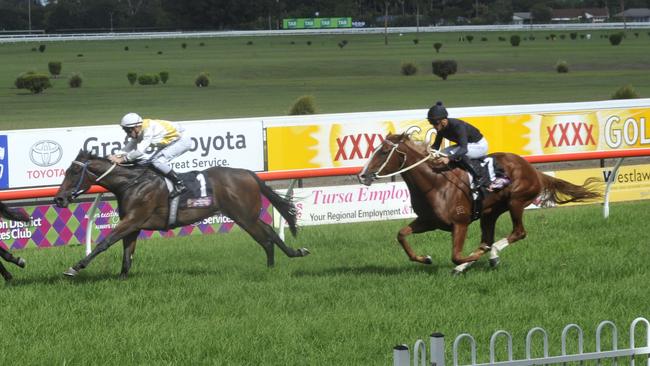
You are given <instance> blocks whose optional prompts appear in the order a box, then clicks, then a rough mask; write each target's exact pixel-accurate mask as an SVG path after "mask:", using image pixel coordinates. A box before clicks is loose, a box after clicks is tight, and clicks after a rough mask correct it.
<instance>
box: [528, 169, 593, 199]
mask: <svg viewBox="0 0 650 366" xmlns="http://www.w3.org/2000/svg"><path fill="white" fill-rule="evenodd" d="M537 174H538V175H539V178H540V180H541V182H542V186H543V190H542V196H541V201H540V206H549V205H550V204H551V203H555V204H558V205H562V204H565V203H569V202H585V201H592V200H596V199H599V198H601V197H602V196H603V195H602V193H600V192H599V186H600V185H602V182H600V181H599V180H598V179H597V178H593V177H592V178H588V179H587V180H585V182H584V183H583V184H582V185H581V186H578V185H575V184H573V183H569V182H567V181H565V180H562V179H559V178H555V177H551V176H550V175H546V174H544V173H542V172H539V171H538V172H537Z"/></svg>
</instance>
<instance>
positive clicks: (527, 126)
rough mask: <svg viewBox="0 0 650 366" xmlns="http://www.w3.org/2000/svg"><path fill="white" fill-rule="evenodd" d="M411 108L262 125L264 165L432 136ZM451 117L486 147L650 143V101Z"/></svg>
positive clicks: (350, 162) (329, 160) (339, 155)
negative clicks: (401, 137)
mask: <svg viewBox="0 0 650 366" xmlns="http://www.w3.org/2000/svg"><path fill="white" fill-rule="evenodd" d="M411 112H412V113H410V114H408V113H398V112H386V113H385V114H382V116H381V118H380V117H375V116H378V115H379V114H377V113H372V114H368V116H364V117H365V118H362V120H361V121H359V120H354V119H353V118H349V117H348V118H349V120H346V115H345V114H343V115H338V116H336V117H333V118H331V119H330V120H327V121H326V122H322V121H321V122H318V123H317V122H314V123H313V124H309V123H301V124H299V125H293V126H292V125H277V126H270V127H267V147H268V155H267V156H268V170H269V171H277V170H294V169H313V168H334V167H357V166H362V165H363V164H364V163H365V162H366V160H367V159H368V157H370V154H371V153H372V151H373V150H374V148H375V147H377V146H378V145H379V144H380V143H381V141H383V139H384V137H385V136H386V134H388V133H401V132H407V133H411V134H412V138H414V139H418V140H421V141H428V142H431V141H433V137H435V136H434V134H435V129H433V127H432V126H431V125H430V124H429V123H428V122H427V121H426V119H425V116H426V113H417V114H416V112H419V111H411ZM355 117H356V116H355ZM450 117H456V118H459V119H462V120H464V121H466V122H468V123H470V124H472V125H474V126H476V127H477V128H478V129H479V130H480V131H481V133H483V135H484V136H485V137H486V139H487V140H488V143H489V152H497V151H504V152H512V153H515V154H518V155H523V156H527V155H545V154H556V153H580V152H589V151H604V150H615V149H634V148H650V122H649V121H650V107H648V108H627V109H602V110H576V111H570V112H566V111H565V112H561V111H560V112H553V111H551V112H540V113H519V114H508V115H494V114H486V115H478V116H476V115H475V116H468V117H463V116H462V115H458V116H453V115H452V116H450ZM305 118H308V117H305ZM356 118H358V117H356ZM306 121H309V120H308V119H306Z"/></svg>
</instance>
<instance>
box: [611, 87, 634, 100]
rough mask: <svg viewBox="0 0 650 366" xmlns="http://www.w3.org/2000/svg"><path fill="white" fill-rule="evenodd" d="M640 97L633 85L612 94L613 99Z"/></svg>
mask: <svg viewBox="0 0 650 366" xmlns="http://www.w3.org/2000/svg"><path fill="white" fill-rule="evenodd" d="M638 97H639V95H638V94H637V93H636V91H635V90H634V88H633V87H632V85H624V86H622V87H620V88H618V90H616V92H615V93H614V94H612V99H634V98H638Z"/></svg>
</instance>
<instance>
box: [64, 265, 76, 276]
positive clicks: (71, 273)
mask: <svg viewBox="0 0 650 366" xmlns="http://www.w3.org/2000/svg"><path fill="white" fill-rule="evenodd" d="M77 274H79V271H77V270H76V269H74V268H72V267H70V268H68V269H67V270H66V271H65V272H63V275H64V276H68V277H75V276H76V275H77Z"/></svg>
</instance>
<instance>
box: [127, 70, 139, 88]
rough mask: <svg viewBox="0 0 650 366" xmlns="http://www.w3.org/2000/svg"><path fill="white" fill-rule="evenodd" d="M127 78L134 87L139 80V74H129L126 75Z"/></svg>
mask: <svg viewBox="0 0 650 366" xmlns="http://www.w3.org/2000/svg"><path fill="white" fill-rule="evenodd" d="M126 78H127V79H129V83H131V85H133V84H135V82H136V80H138V74H136V73H135V72H133V71H131V72H127V73H126Z"/></svg>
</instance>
